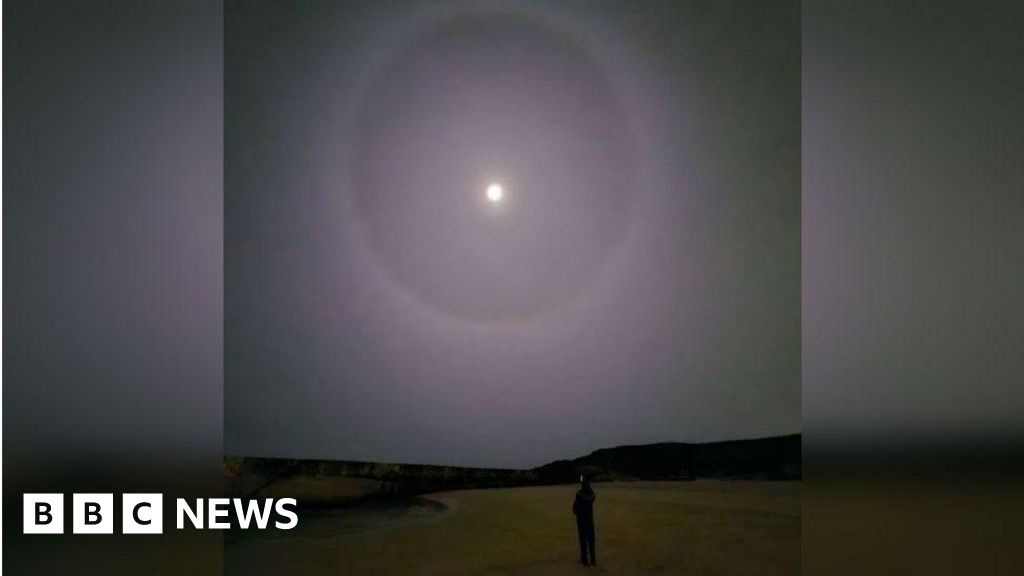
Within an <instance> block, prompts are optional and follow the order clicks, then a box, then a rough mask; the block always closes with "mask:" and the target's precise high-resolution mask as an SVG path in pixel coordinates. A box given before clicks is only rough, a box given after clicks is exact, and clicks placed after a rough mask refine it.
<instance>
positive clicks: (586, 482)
mask: <svg viewBox="0 0 1024 576" xmlns="http://www.w3.org/2000/svg"><path fill="white" fill-rule="evenodd" d="M580 490H581V491H583V492H593V491H594V489H593V488H591V487H590V479H589V478H587V477H586V475H584V474H580Z"/></svg>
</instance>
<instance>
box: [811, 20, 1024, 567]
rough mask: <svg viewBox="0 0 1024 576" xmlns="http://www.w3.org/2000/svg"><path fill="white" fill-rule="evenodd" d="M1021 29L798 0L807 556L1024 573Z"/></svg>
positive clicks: (1011, 23) (821, 562)
mask: <svg viewBox="0 0 1024 576" xmlns="http://www.w3.org/2000/svg"><path fill="white" fill-rule="evenodd" d="M1022 29H1024V18H1022V11H1021V4H1020V3H1013V2H990V1H983V2H967V1H961V2H937V1H935V2H933V1H928V2H924V1H902V2H880V1H868V2H828V1H825V2H818V1H806V2H804V4H803V106H802V108H803V118H802V124H803V170H802V171H803V226H802V228H803V278H802V282H803V297H802V300H803V313H802V322H803V418H804V524H803V532H802V534H803V562H804V564H803V568H804V570H805V572H806V573H809V574H930V575H936V574H1021V573H1024V546H1021V545H1020V534H1021V533H1024V520H1022V519H1024V514H1022V513H1024V496H1021V493H1020V490H1019V488H1020V487H1021V479H1022V478H1024V475H1022V472H1024V467H1022V465H1021V464H1022V458H1021V456H1022V454H1024V452H1022V450H1021V449H1022V447H1024V386H1021V382H1022V381H1024V379H1022V369H1024V355H1022V352H1024V299H1022V295H1024V163H1022V162H1021V161H1020V158H1019V156H1020V152H1021V150H1022V149H1024V58H1021V54H1024V42H1022V35H1021V33H1020V31H1021V30H1022Z"/></svg>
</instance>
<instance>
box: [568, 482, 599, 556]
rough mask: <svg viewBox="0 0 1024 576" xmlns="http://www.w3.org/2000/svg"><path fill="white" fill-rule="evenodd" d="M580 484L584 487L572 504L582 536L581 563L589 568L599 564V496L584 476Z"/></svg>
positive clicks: (577, 526) (577, 528)
mask: <svg viewBox="0 0 1024 576" xmlns="http://www.w3.org/2000/svg"><path fill="white" fill-rule="evenodd" d="M580 483H581V484H582V485H581V486H580V489H579V490H578V491H577V492H576V499H575V500H574V501H573V503H572V513H573V514H575V515H576V530H577V531H578V532H579V536H580V562H581V563H582V564H583V565H584V566H588V565H595V564H597V551H596V550H594V500H596V499H597V495H596V494H594V489H593V488H591V487H590V482H588V481H587V479H586V478H584V477H583V476H580Z"/></svg>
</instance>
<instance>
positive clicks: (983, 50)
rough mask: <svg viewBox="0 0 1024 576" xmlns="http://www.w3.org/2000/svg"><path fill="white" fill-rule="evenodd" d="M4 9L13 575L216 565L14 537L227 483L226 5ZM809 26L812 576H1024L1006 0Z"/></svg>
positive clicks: (187, 555)
mask: <svg viewBox="0 0 1024 576" xmlns="http://www.w3.org/2000/svg"><path fill="white" fill-rule="evenodd" d="M4 16H5V23H4V28H5V29H4V32H5V33H6V34H5V35H4V48H5V51H4V65H5V67H4V79H5V80H6V81H7V82H6V88H7V91H6V93H5V94H4V104H5V105H6V110H5V115H4V119H3V121H4V136H6V138H5V141H4V150H3V154H4V166H3V171H4V184H5V190H4V192H5V194H4V198H3V202H4V273H5V275H4V294H3V298H4V312H5V316H4V326H3V330H4V336H5V344H6V345H5V348H4V351H3V354H4V385H5V389H4V392H5V398H4V399H5V402H4V424H3V440H4V514H5V521H6V522H5V527H4V549H5V554H4V558H3V563H4V568H5V569H7V572H8V573H9V574H17V573H26V572H31V573H36V574H45V573H57V572H69V571H71V570H74V571H75V572H76V573H83V572H88V571H89V569H90V568H92V569H94V570H95V571H102V572H104V573H133V574H141V573H202V572H209V573H219V572H220V571H221V569H222V560H221V556H220V549H219V547H220V536H219V535H218V534H214V533H204V534H195V535H183V536H179V538H180V539H175V538H170V537H168V538H166V539H159V540H148V541H146V542H145V543H143V542H141V541H138V540H135V541H133V546H132V547H130V548H129V547H124V546H122V544H123V542H121V540H120V538H118V537H111V538H110V539H104V540H102V541H100V540H88V541H83V540H73V539H72V538H71V537H56V538H52V539H46V540H39V541H36V542H35V543H33V544H32V545H31V546H30V545H29V544H26V542H25V540H24V539H21V538H19V537H18V533H19V532H20V517H19V514H18V512H19V511H20V494H21V492H23V491H27V490H35V491H41V490H60V491H65V492H71V491H74V490H76V489H82V488H84V487H91V488H99V489H104V490H111V491H113V490H121V489H146V490H163V491H166V492H169V493H176V492H177V493H181V494H185V493H197V494H203V495H212V491H213V490H216V489H218V487H219V481H220V475H221V465H220V457H221V430H222V381H221V370H222V365H221V362H222V340H221V330H222V320H221V318H222V292H221V289H222V281H221V278H222V276H221V275H222V261H221V254H222V243H221V234H222V217H223V214H222V204H221V202H222V196H221V193H222V160H221V158H222V157H221V154H222V152H221V150H222V120H223V115H222V108H221V106H222V92H221V90H222V64H223V62H222V35H223V28H222V13H221V7H220V5H219V3H216V2H185V3H182V2H145V3H140V2H129V1H124V0H122V1H112V2H111V1H105V2H88V3H83V2H74V1H70V0H65V1H56V2H55V1H45V2H39V1H22V2H7V3H6V4H5V6H4ZM803 26H804V37H803V51H804V62H803V66H804V69H803V99H804V103H803V140H804V154H803V171H804V181H803V183H804V205H803V244H804V266H803V295H804V307H803V315H804V318H803V327H804V332H803V342H804V367H803V374H804V399H803V402H804V417H805V428H804V432H805V441H806V446H805V457H806V462H805V471H804V490H805V506H804V530H803V534H804V539H805V540H804V566H803V568H804V570H805V571H806V572H807V573H813V574H865V573H901V574H932V575H934V574H946V573H949V574H953V573H961V574H962V573H977V574H1019V573H1022V572H1024V560H1022V556H1024V553H1022V551H1021V548H1022V547H1021V546H1020V545H1019V534H1021V533H1024V532H1022V528H1024V522H1022V520H1021V518H1022V517H1024V516H1022V515H1021V511H1022V510H1024V506H1022V497H1021V496H1020V491H1019V490H1018V488H1019V487H1020V485H1021V481H1020V479H1021V477H1022V476H1021V474H1020V462H1021V458H1020V456H1021V450H1020V448H1021V446H1022V442H1021V440H1022V436H1024V433H1022V426H1024V418H1021V416H1024V414H1021V412H1022V411H1024V408H1022V407H1024V392H1022V390H1024V388H1022V387H1021V386H1020V382H1021V376H1020V374H1021V368H1022V366H1024V360H1022V354H1021V352H1022V351H1024V345H1022V344H1024V338H1022V336H1021V329H1022V323H1024V304H1022V299H1021V296H1020V295H1021V294H1024V272H1022V270H1024V267H1022V265H1021V263H1022V262H1024V259H1022V256H1024V254H1022V250H1024V237H1022V230H1024V205H1022V202H1024V193H1021V190H1024V173H1022V171H1024V163H1022V162H1020V160H1019V159H1018V158H1017V156H1018V155H1019V151H1020V150H1021V149H1022V144H1024V142H1022V133H1024V130H1022V128H1024V112H1022V104H1021V103H1022V102H1024V93H1022V82H1024V69H1022V68H1024V59H1022V58H1021V57H1020V54H1022V53H1024V49H1022V48H1024V47H1022V46H1021V44H1022V40H1021V34H1020V30H1021V29H1024V20H1022V15H1021V8H1020V7H1019V5H1018V4H1017V3H1013V2H968V1H961V2H930V1H929V2H921V1H918V2H909V1H907V2H898V3H890V2H884V3H883V2H866V3H865V2H840V3H832V2H811V1H808V2H805V4H804V17H803ZM170 383H174V385H173V386H172V385H171V384H170Z"/></svg>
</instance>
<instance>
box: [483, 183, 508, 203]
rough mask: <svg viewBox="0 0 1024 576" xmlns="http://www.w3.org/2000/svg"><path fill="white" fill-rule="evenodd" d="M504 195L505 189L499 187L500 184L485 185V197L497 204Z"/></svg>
mask: <svg viewBox="0 0 1024 576" xmlns="http://www.w3.org/2000/svg"><path fill="white" fill-rule="evenodd" d="M504 196H505V191H504V190H502V189H501V185H500V184H491V185H490V186H488V187H487V199H488V200H490V201H491V202H492V203H494V204H497V203H498V202H501V199H502V197H504Z"/></svg>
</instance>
